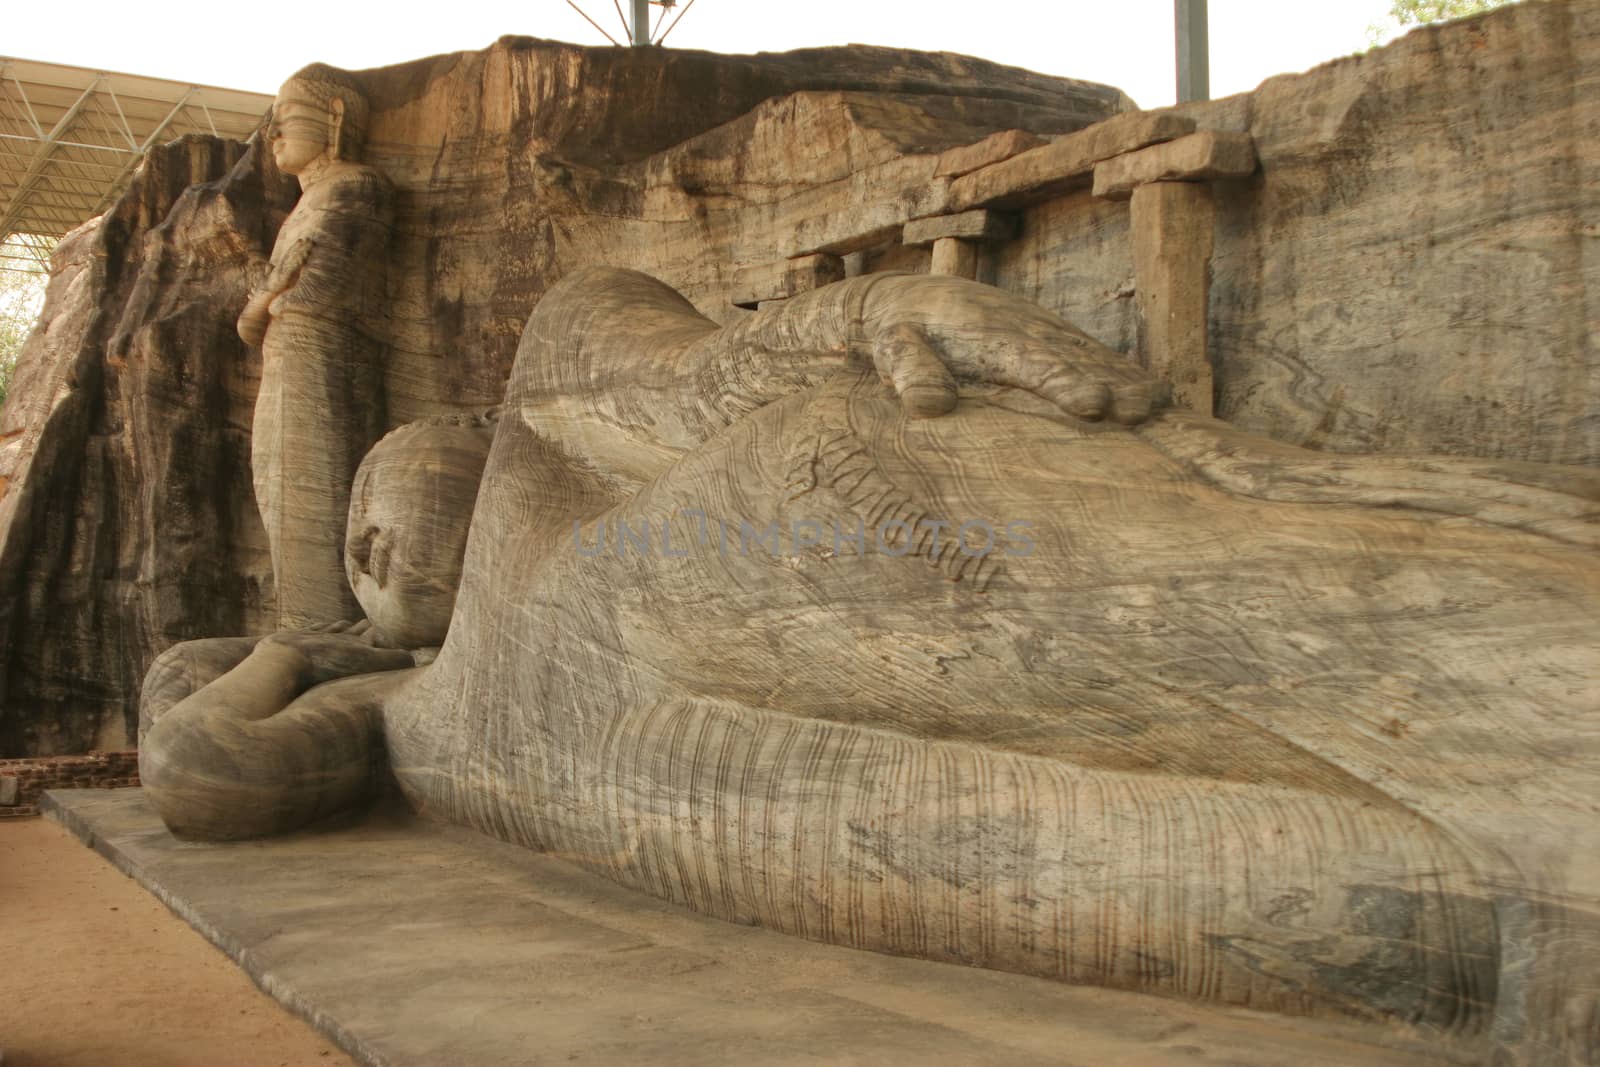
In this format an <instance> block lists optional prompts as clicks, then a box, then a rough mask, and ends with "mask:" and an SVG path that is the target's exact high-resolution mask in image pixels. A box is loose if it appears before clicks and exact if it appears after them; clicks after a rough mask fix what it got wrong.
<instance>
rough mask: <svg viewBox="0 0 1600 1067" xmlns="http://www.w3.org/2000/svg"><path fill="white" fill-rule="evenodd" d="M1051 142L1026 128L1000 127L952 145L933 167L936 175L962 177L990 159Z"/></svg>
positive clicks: (997, 159)
mask: <svg viewBox="0 0 1600 1067" xmlns="http://www.w3.org/2000/svg"><path fill="white" fill-rule="evenodd" d="M1049 143H1050V142H1049V141H1047V140H1045V139H1044V138H1043V137H1040V136H1039V135H1038V134H1036V133H1029V132H1028V131H1027V130H1001V131H1000V132H999V133H991V134H990V135H989V136H987V137H985V138H984V139H983V140H981V141H974V142H972V143H971V144H966V145H962V146H961V147H960V148H952V149H949V150H948V151H946V152H944V153H942V154H941V155H940V156H939V165H938V166H937V167H936V168H935V169H934V172H933V173H934V176H935V177H939V178H959V177H961V176H962V175H963V174H971V173H972V172H973V171H975V170H977V169H978V168H979V167H987V166H989V164H991V163H998V162H1000V161H1001V160H1003V159H1010V158H1011V157H1012V156H1015V155H1020V154H1022V153H1023V152H1026V151H1027V150H1028V149H1030V148H1038V147H1039V146H1040V145H1045V144H1049Z"/></svg>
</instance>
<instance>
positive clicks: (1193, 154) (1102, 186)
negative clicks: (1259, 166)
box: [1094, 130, 1256, 200]
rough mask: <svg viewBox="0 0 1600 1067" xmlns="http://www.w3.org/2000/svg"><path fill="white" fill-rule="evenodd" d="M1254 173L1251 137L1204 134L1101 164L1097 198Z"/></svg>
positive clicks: (1120, 197) (1217, 132) (1096, 181)
mask: <svg viewBox="0 0 1600 1067" xmlns="http://www.w3.org/2000/svg"><path fill="white" fill-rule="evenodd" d="M1255 170H1256V142H1255V139H1254V138H1252V137H1251V136H1250V135H1249V134H1248V133H1228V132H1226V131H1223V130H1201V131H1200V132H1199V133H1191V134H1190V135H1189V136H1187V137H1180V138H1178V139H1177V140H1175V141H1168V142H1166V143H1165V144H1158V145H1152V146H1151V147H1149V148H1142V149H1140V150H1138V151H1137V152H1129V153H1127V154H1126V155H1120V156H1114V157H1112V158H1111V159H1108V160H1106V161H1105V162H1103V163H1100V164H1099V165H1097V166H1096V167H1095V168H1094V195H1095V196H1103V197H1107V198H1108V199H1112V200H1126V199H1128V198H1129V197H1130V196H1132V195H1133V190H1134V189H1135V188H1137V187H1138V186H1141V185H1144V184H1146V183H1148V182H1203V181H1211V180H1213V179H1216V178H1243V177H1246V176H1248V175H1251V174H1254V173H1255Z"/></svg>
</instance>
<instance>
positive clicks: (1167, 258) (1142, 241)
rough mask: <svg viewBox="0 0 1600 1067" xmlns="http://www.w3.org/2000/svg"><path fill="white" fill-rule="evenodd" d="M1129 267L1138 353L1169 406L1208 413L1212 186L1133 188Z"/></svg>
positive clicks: (1189, 184)
mask: <svg viewBox="0 0 1600 1067" xmlns="http://www.w3.org/2000/svg"><path fill="white" fill-rule="evenodd" d="M1130 211H1131V222H1132V229H1133V270H1134V288H1135V294H1136V301H1137V304H1138V309H1139V350H1140V352H1141V354H1142V356H1143V358H1144V364H1145V366H1146V368H1148V369H1149V370H1150V372H1151V373H1152V374H1154V375H1156V376H1157V377H1158V378H1161V379H1163V380H1165V381H1167V382H1170V383H1171V385H1172V401H1173V404H1174V406H1176V407H1180V408H1186V409H1188V410H1190V411H1196V412H1199V413H1200V414H1202V415H1210V414H1211V413H1212V407H1211V403H1212V374H1211V362H1210V359H1209V357H1208V355H1207V352H1206V332H1207V326H1208V314H1209V297H1210V283H1211V248H1212V233H1213V230H1214V227H1215V224H1216V205H1215V201H1214V200H1213V198H1212V192H1211V186H1209V185H1206V184H1202V183H1196V182H1151V183H1149V184H1146V185H1140V186H1138V187H1137V188H1135V189H1134V190H1133V204H1132V206H1131V209H1130Z"/></svg>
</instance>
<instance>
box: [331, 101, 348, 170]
mask: <svg viewBox="0 0 1600 1067" xmlns="http://www.w3.org/2000/svg"><path fill="white" fill-rule="evenodd" d="M328 147H330V148H332V149H333V158H334V159H344V158H345V143H344V100H342V99H341V98H339V97H337V96H336V97H333V98H332V99H331V100H329V101H328Z"/></svg>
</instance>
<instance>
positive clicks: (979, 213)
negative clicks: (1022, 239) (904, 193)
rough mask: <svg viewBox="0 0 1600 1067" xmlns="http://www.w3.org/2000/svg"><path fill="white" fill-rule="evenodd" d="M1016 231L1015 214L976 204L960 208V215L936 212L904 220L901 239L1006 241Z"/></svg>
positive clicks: (919, 241)
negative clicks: (987, 208) (911, 219)
mask: <svg viewBox="0 0 1600 1067" xmlns="http://www.w3.org/2000/svg"><path fill="white" fill-rule="evenodd" d="M1016 235H1017V220H1016V217H1015V216H1014V215H1007V214H1003V213H1001V212H998V211H988V210H985V209H983V208H979V209H977V210H976V211H963V212H961V213H960V214H959V215H935V216H933V217H932V218H926V219H916V220H914V221H912V222H908V223H906V228H905V229H904V230H903V231H901V236H900V240H901V242H902V243H903V244H908V245H926V244H932V243H933V242H934V241H937V240H939V239H940V238H941V237H959V238H961V239H962V240H966V241H981V242H993V241H1009V240H1011V239H1012V238H1014V237H1015V236H1016Z"/></svg>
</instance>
